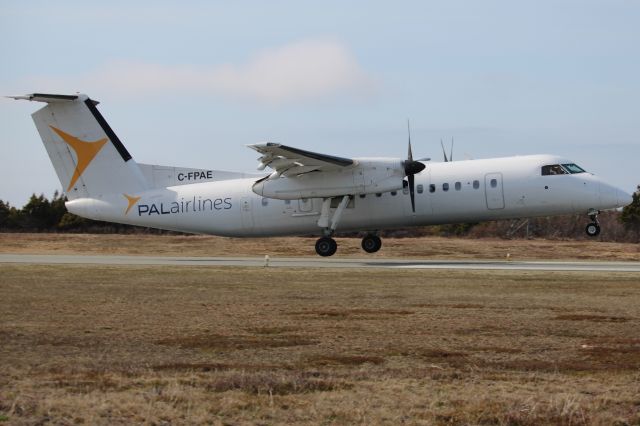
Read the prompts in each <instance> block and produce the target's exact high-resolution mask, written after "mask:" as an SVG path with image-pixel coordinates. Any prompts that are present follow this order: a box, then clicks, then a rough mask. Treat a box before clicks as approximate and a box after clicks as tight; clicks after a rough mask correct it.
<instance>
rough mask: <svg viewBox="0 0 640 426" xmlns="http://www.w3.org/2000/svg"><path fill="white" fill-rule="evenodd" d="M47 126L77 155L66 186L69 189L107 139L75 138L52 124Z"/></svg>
mask: <svg viewBox="0 0 640 426" xmlns="http://www.w3.org/2000/svg"><path fill="white" fill-rule="evenodd" d="M49 127H51V129H52V130H53V131H54V132H56V133H57V134H58V136H60V137H61V138H62V140H63V141H65V142H66V143H67V145H69V146H70V147H71V148H73V150H74V151H75V152H76V157H78V160H77V164H76V169H75V171H74V172H73V177H72V178H71V182H70V183H69V187H68V188H67V191H69V190H70V189H71V188H72V187H73V185H74V184H75V183H76V181H77V180H78V178H79V177H80V176H81V175H82V173H83V172H84V171H85V169H86V168H87V167H88V166H89V164H90V163H91V161H93V159H94V158H95V156H96V155H97V154H98V152H100V150H101V149H102V147H103V146H104V144H105V143H107V141H108V139H107V138H102V139H99V140H97V141H94V142H88V141H83V140H80V139H78V138H76V137H75V136H72V135H70V134H68V133H65V132H63V131H62V130H60V129H56V128H55V127H53V126H49Z"/></svg>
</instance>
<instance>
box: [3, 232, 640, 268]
mask: <svg viewBox="0 0 640 426" xmlns="http://www.w3.org/2000/svg"><path fill="white" fill-rule="evenodd" d="M314 243H315V238H304V237H287V238H255V239H254V238H252V239H242V238H225V237H212V236H203V235H192V236H171V235H118V234H108V235H96V234H2V233H0V253H33V254H41V253H50V254H73V253H77V254H129V255H156V256H239V255H242V256H264V255H265V254H269V255H271V256H315V251H314V248H313V247H314ZM338 244H339V249H338V253H337V256H338V257H373V258H383V257H393V258H398V257H401V258H420V259H425V258H427V259H429V258H432V259H504V258H505V257H506V256H507V254H509V255H510V259H512V260H534V259H541V260H542V259H551V260H568V259H574V260H575V259H578V260H620V261H640V245H639V244H631V243H608V242H601V241H559V240H553V241H549V240H502V239H497V238H495V239H491V238H483V239H477V240H476V239H465V238H442V237H421V238H385V239H384V240H383V246H382V250H381V251H380V252H378V253H376V254H373V255H371V254H366V253H365V252H364V251H362V249H361V248H360V240H359V239H358V238H338Z"/></svg>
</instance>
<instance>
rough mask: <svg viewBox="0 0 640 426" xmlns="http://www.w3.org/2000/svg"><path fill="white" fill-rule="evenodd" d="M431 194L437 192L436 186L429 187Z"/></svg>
mask: <svg viewBox="0 0 640 426" xmlns="http://www.w3.org/2000/svg"><path fill="white" fill-rule="evenodd" d="M429 192H431V193H434V192H436V186H435V185H434V184H431V185H429Z"/></svg>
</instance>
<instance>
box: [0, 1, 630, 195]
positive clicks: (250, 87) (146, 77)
mask: <svg viewBox="0 0 640 426" xmlns="http://www.w3.org/2000/svg"><path fill="white" fill-rule="evenodd" d="M639 23H640V2H637V1H630V0H629V1H618V0H607V1H604V0H601V1H588V0H581V1H559V0H556V1H541V0H536V1H446V2H445V1H441V2H428V1H415V2H403V1H394V2H372V1H362V2H357V1H354V2H345V1H322V2H301V1H269V2H263V1H260V2H258V1H256V2H250V1H247V2H244V1H237V2H222V1H221V2H213V1H202V2H197V1H192V2H175V3H173V2H163V1H158V0H154V1H149V2H145V1H137V2H130V1H127V2H118V1H110V2H86V1H78V2H65V1H57V2H44V1H42V2H38V1H29V2H26V1H13V2H10V1H3V0H0V58H1V60H0V61H1V62H0V63H1V64H2V66H1V67H0V89H1V91H2V93H1V94H7V95H13V94H25V93H33V92H45V93H58V92H59V93H75V92H83V93H87V94H88V95H89V96H91V97H92V98H93V99H97V100H99V101H101V104H100V107H99V108H100V110H101V112H102V113H103V115H104V116H105V117H106V118H107V120H108V121H109V123H110V124H111V126H112V127H113V129H114V130H115V132H116V133H117V134H118V136H119V137H120V139H121V140H122V141H123V142H124V143H125V145H126V146H127V148H128V150H129V151H130V152H131V154H132V155H133V156H134V159H135V160H137V161H139V162H144V163H153V164H163V165H177V166H187V167H203V168H212V169H225V170H241V171H253V170H255V166H256V157H257V154H256V153H255V152H254V151H252V150H250V149H248V148H246V147H245V145H246V144H251V143H258V142H263V141H267V140H268V141H273V142H280V143H284V144H288V145H293V146H296V147H300V148H303V149H309V150H314V151H319V152H323V153H327V154H333V155H338V156H346V157H350V156H398V157H400V156H404V155H406V140H407V135H406V119H407V118H410V119H411V125H412V141H413V149H414V155H416V156H417V157H432V158H433V159H434V160H437V161H441V160H442V153H441V151H440V139H441V138H443V139H445V140H450V139H451V138H452V137H453V138H454V139H455V150H454V157H455V158H454V159H463V158H465V157H472V158H487V157H496V156H509V155H517V154H533V153H552V154H559V155H563V156H566V157H570V158H571V159H573V160H574V161H575V162H576V163H578V164H579V165H581V166H582V167H584V168H586V169H587V170H589V171H592V172H594V173H596V174H598V175H601V176H602V177H603V178H605V179H606V180H608V181H610V182H611V183H613V184H616V185H618V186H620V187H622V188H624V189H626V190H627V191H629V192H631V191H632V190H633V189H635V187H636V185H637V184H640V165H639V164H640V160H639V159H640V24H639ZM40 106H41V105H40V104H36V103H30V102H24V101H22V102H18V101H13V100H9V99H2V100H0V147H1V149H2V151H1V154H0V199H3V200H8V201H9V202H11V204H12V205H15V206H22V205H23V204H24V203H25V202H26V200H27V199H28V197H29V196H30V194H31V193H38V194H39V193H44V194H45V195H48V196H49V195H51V194H52V193H53V191H54V190H56V189H60V188H61V185H60V183H59V182H58V179H57V177H56V175H55V172H54V171H53V167H52V166H51V164H50V162H49V159H48V157H47V155H46V152H45V150H44V147H43V146H42V143H41V141H40V138H39V136H38V133H37V131H36V129H35V127H34V125H33V122H32V120H31V117H30V114H31V113H32V112H34V111H35V110H36V109H38V108H39V107H40Z"/></svg>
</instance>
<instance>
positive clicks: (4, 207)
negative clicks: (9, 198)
mask: <svg viewBox="0 0 640 426" xmlns="http://www.w3.org/2000/svg"><path fill="white" fill-rule="evenodd" d="M10 214H11V206H10V205H9V203H5V202H4V201H2V200H0V229H7V228H8V227H9V215H10Z"/></svg>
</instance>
